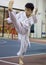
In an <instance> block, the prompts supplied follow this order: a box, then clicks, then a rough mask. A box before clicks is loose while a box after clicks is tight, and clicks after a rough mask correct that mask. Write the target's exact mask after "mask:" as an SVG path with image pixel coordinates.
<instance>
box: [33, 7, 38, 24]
mask: <svg viewBox="0 0 46 65" xmlns="http://www.w3.org/2000/svg"><path fill="white" fill-rule="evenodd" d="M37 12H38V9H37V8H36V10H35V12H34V15H33V16H32V17H33V20H34V23H37Z"/></svg>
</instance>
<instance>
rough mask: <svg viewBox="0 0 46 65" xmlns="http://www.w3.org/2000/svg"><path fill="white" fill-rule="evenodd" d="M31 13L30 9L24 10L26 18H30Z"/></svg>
mask: <svg viewBox="0 0 46 65" xmlns="http://www.w3.org/2000/svg"><path fill="white" fill-rule="evenodd" d="M32 12H33V11H31V9H30V8H25V13H26V16H27V17H30V16H31V14H32Z"/></svg>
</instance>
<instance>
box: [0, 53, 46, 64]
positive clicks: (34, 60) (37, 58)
mask: <svg viewBox="0 0 46 65" xmlns="http://www.w3.org/2000/svg"><path fill="white" fill-rule="evenodd" d="M18 61H19V57H12V58H3V59H0V65H17V64H15V63H19V62H18ZM10 62H11V63H10ZM23 62H24V64H23V65H46V54H42V55H32V56H24V58H23Z"/></svg>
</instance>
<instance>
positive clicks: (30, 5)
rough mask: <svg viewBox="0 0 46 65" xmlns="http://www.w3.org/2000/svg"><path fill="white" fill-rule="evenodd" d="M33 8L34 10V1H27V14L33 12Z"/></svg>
mask: <svg viewBox="0 0 46 65" xmlns="http://www.w3.org/2000/svg"><path fill="white" fill-rule="evenodd" d="M33 10H34V5H33V3H27V4H26V5H25V13H26V16H30V15H31V14H32V12H33Z"/></svg>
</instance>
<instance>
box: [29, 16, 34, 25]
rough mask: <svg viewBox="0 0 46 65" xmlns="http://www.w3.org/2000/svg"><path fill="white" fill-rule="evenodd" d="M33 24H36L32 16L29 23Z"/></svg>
mask: <svg viewBox="0 0 46 65" xmlns="http://www.w3.org/2000/svg"><path fill="white" fill-rule="evenodd" d="M32 24H34V20H33V18H32V17H30V18H29V25H30V26H31V25H32Z"/></svg>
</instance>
